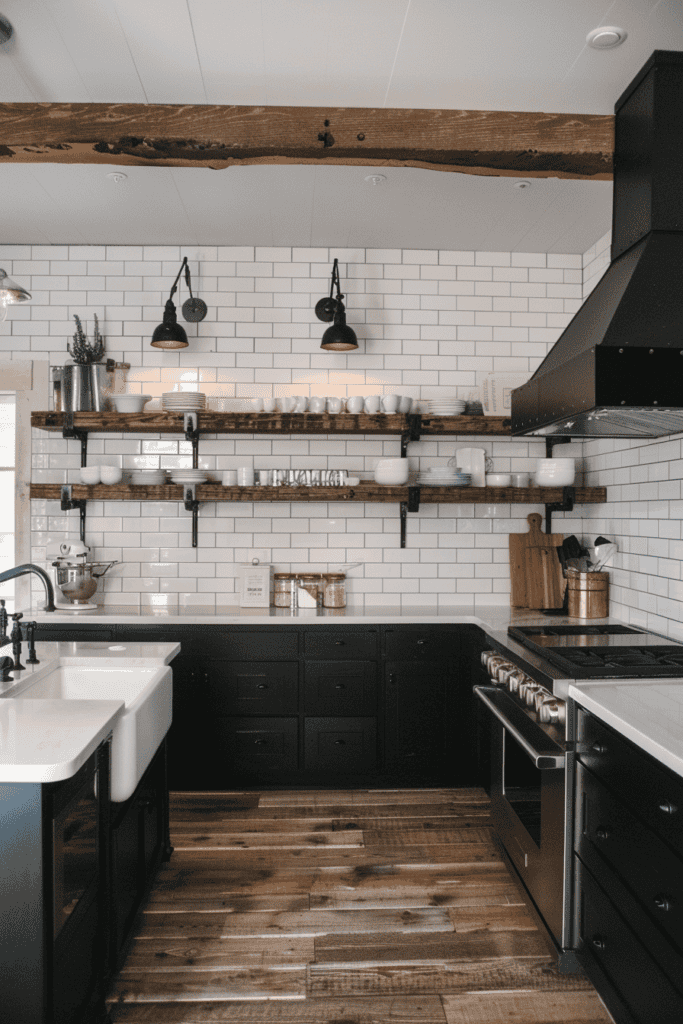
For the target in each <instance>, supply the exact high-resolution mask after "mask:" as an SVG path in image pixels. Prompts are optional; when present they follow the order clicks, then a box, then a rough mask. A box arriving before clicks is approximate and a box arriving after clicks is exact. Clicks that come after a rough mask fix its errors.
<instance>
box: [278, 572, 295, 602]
mask: <svg viewBox="0 0 683 1024" xmlns="http://www.w3.org/2000/svg"><path fill="white" fill-rule="evenodd" d="M273 604H274V605H275V607H276V608H296V574H295V573H293V572H276V573H275V574H274V575H273Z"/></svg>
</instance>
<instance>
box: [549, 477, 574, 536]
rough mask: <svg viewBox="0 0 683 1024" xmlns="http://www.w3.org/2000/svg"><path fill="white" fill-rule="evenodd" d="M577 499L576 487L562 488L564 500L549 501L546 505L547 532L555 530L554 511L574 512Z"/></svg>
mask: <svg viewBox="0 0 683 1024" xmlns="http://www.w3.org/2000/svg"><path fill="white" fill-rule="evenodd" d="M575 501H576V489H575V488H574V487H563V488H562V501H553V502H547V503H546V506H545V532H546V533H552V532H553V512H573V511H574V502H575Z"/></svg>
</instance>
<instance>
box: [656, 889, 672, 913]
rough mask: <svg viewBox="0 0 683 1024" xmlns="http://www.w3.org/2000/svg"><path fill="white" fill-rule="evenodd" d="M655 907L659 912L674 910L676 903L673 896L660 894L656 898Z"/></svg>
mask: <svg viewBox="0 0 683 1024" xmlns="http://www.w3.org/2000/svg"><path fill="white" fill-rule="evenodd" d="M654 905H655V906H656V907H657V910H672V909H673V905H674V901H673V899H672V898H671V896H664V895H663V894H661V893H660V894H659V895H658V896H655V898H654Z"/></svg>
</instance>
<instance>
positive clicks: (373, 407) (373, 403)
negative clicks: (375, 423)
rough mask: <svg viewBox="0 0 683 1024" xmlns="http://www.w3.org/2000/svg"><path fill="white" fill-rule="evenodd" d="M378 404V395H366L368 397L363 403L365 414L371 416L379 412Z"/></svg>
mask: <svg viewBox="0 0 683 1024" xmlns="http://www.w3.org/2000/svg"><path fill="white" fill-rule="evenodd" d="M379 403H380V397H379V395H368V397H367V398H366V399H365V401H364V402H363V408H364V409H365V411H366V412H367V413H369V414H370V415H373V414H374V413H376V412H379Z"/></svg>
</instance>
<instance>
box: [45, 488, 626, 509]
mask: <svg viewBox="0 0 683 1024" xmlns="http://www.w3.org/2000/svg"><path fill="white" fill-rule="evenodd" d="M411 489H412V488H409V487H407V486H404V487H393V486H389V485H382V484H374V483H362V484H358V485H357V486H356V487H286V486H281V487H223V486H221V485H220V484H213V483H205V484H198V485H197V488H196V500H197V501H200V502H204V501H231V502H245V501H371V502H405V501H408V498H409V493H408V492H409V490H411ZM184 492H185V489H184V488H183V487H182V486H181V485H180V484H164V485H162V486H159V487H135V486H133V485H132V484H113V485H110V486H107V485H105V484H97V485H96V486H92V487H88V486H86V485H85V484H73V485H71V497H72V499H73V500H74V501H83V500H85V501H183V500H184V497H185V493H184ZM419 492H420V499H419V500H420V503H421V504H435V503H444V504H449V505H470V504H485V505H501V504H513V505H554V504H557V503H559V502H561V501H562V500H563V497H564V493H563V488H562V487H420V488H419ZM61 493H62V485H61V484H38V483H35V484H31V487H30V497H31V498H43V499H49V500H54V501H59V500H60V499H61ZM606 499H607V489H606V488H605V487H576V488H574V501H575V502H576V503H577V504H584V503H589V504H596V503H599V502H604V501H606Z"/></svg>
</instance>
